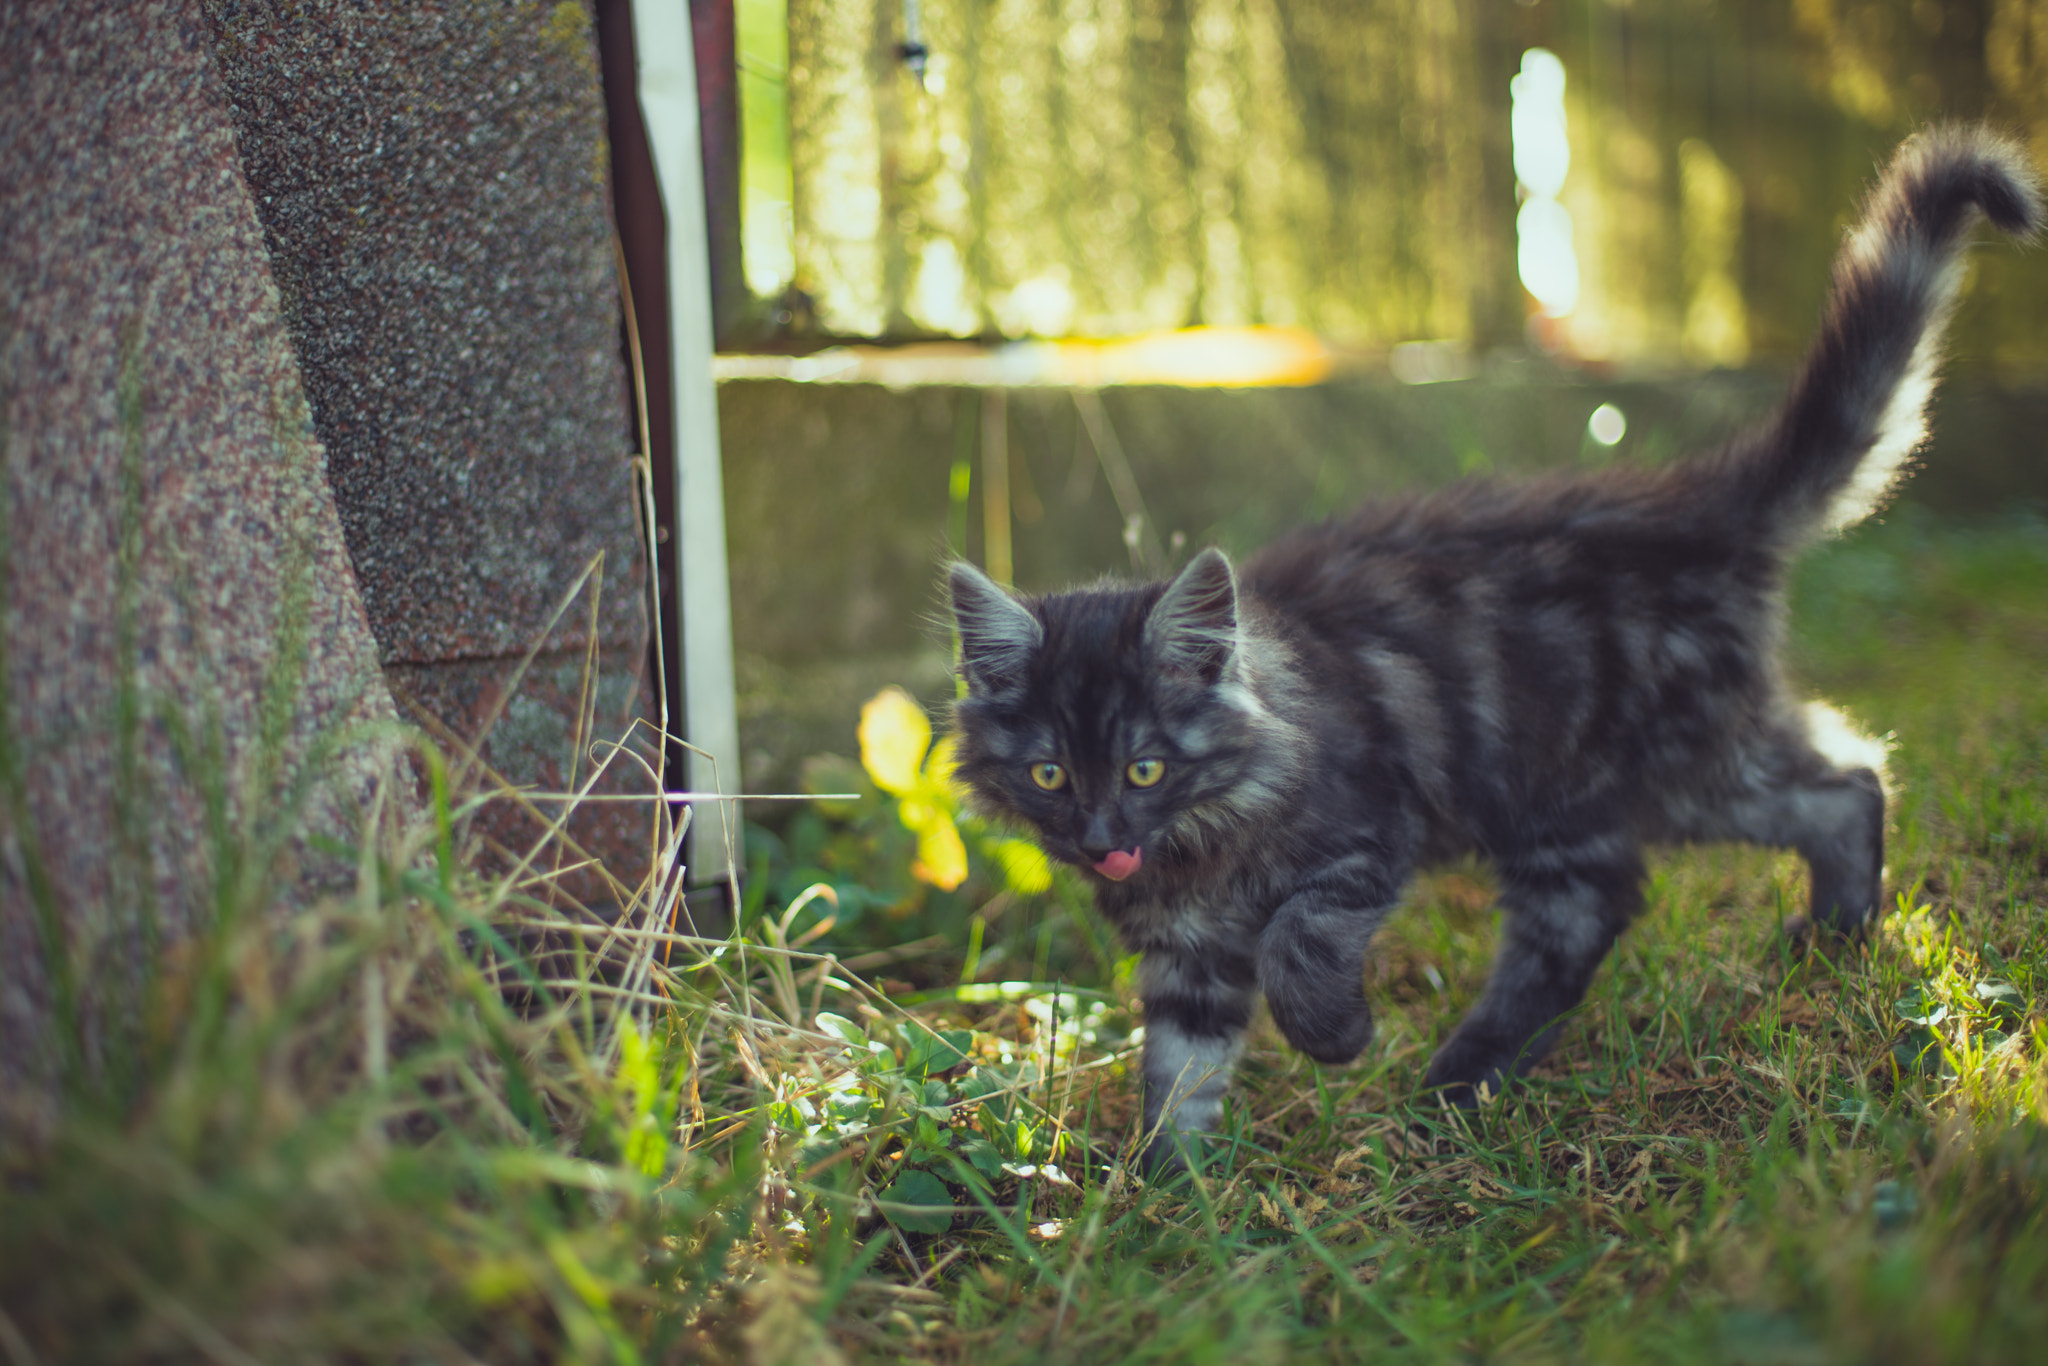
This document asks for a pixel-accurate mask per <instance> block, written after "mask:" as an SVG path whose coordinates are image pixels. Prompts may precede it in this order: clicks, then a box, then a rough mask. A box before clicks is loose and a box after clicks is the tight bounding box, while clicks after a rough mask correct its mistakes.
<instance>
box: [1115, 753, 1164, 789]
mask: <svg viewBox="0 0 2048 1366" xmlns="http://www.w3.org/2000/svg"><path fill="white" fill-rule="evenodd" d="M1124 776H1125V777H1126V778H1129V779H1130V780H1131V786H1132V787H1150V786H1152V785H1153V784H1154V783H1156V782H1158V781H1159V780H1160V779H1161V778H1164V777H1165V776H1166V761H1165V760H1164V759H1135V760H1133V761H1132V762H1131V766H1130V767H1129V768H1127V769H1125V770H1124Z"/></svg>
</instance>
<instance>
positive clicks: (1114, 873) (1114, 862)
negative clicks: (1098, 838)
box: [1095, 849, 1145, 882]
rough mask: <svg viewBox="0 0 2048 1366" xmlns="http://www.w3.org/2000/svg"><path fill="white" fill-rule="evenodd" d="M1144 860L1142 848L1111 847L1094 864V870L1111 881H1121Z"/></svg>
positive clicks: (1136, 869) (1135, 870)
mask: <svg viewBox="0 0 2048 1366" xmlns="http://www.w3.org/2000/svg"><path fill="white" fill-rule="evenodd" d="M1144 861H1145V851H1144V850H1143V849H1112V850H1110V851H1109V853H1107V854H1105V855H1104V856H1103V859H1102V862H1100V863H1098V864H1096V865H1095V871H1096V872H1098V873H1100V874H1102V875H1103V876H1104V877H1106V878H1108V879H1109V880H1110V881H1111V882H1122V881H1123V880H1124V879H1125V878H1127V877H1129V876H1130V875H1131V874H1132V873H1135V872H1137V871H1138V865H1139V864H1141V863H1143V862H1144Z"/></svg>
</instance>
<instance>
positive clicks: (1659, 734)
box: [951, 128, 2042, 1163]
mask: <svg viewBox="0 0 2048 1366" xmlns="http://www.w3.org/2000/svg"><path fill="white" fill-rule="evenodd" d="M1979 211H1981V212H1982V213H1983V214H1985V215H1986V216H1988V217H1989V218H1990V219H1991V221H1992V222H1994V223H1995V224H1997V225H1998V226H1999V227H2001V228H2003V229H2005V230H2006V231H2007V232H2012V233H2026V232H2031V231H2032V230H2034V229H2035V228H2036V226H2037V225H2038V224H2039V223H2040V220H2041V213H2042V209H2041V199H2040V193H2039V190H2038V187H2037V185H2036V182H2035V179H2034V176H2033V173H2032V171H2031V170H2030V168H2029V166H2028V164H2027V161H2026V158H2025V156H2024V154H2023V153H2022V152H2021V151H2020V149H2019V148H2018V147H2017V146H2016V145H2015V144H2014V143H2012V142H2010V141H2008V140H2006V139H2004V138H2001V137H1999V136H1997V135H1995V134H1992V133H1989V132H1986V131H1982V130H1978V129H1971V128H1945V129H1936V130H1932V131H1929V132H1926V133H1923V134H1921V135H1920V136H1918V137H1916V138H1914V139H1913V140H1912V141H1910V142H1908V143H1907V144H1906V145H1905V146H1904V147H1903V148H1901V149H1900V151H1899V152H1898V154H1897V155H1896V156H1895V157H1894V159H1893V160H1892V163H1891V165H1890V167H1889V168H1888V169H1887V170H1886V171H1885V173H1884V177H1883V179H1882V181H1881V182H1880V183H1879V185H1878V187H1877V190H1876V192H1875V193H1874V194H1873V195H1872V196H1871V198H1870V201H1869V203H1868V205H1867V206H1866V208H1865V211H1864V215H1863V220H1862V222H1861V223H1860V224H1859V225H1858V227H1857V228H1856V229H1855V231H1854V232H1852V233H1851V234H1850V236H1849V238H1848V241H1847V243H1846V245H1845V246H1844V248H1843V250H1842V253H1841V256H1840V259H1839V260H1838V261H1837V262H1836V264H1835V270H1834V281H1833V290H1832V296H1831V299H1830V301H1829V304H1828V308H1827V312H1826V316H1825V317H1824V318H1823V320H1822V324H1821V328H1820V334H1819V337H1818V339H1817V340H1816V341H1815V342H1814V344H1813V347H1812V350H1811V351H1810V352H1809V354H1808V355H1807V357H1806V359H1805V361H1804V363H1803V364H1802V365H1801V367H1800V370H1799V373H1798V376H1797V378H1796V379H1795V380H1794V382H1793V385H1792V391H1791V394H1790V396H1789V397H1788V398H1787V399H1786V400H1785V402H1784V404H1783V406H1782V407H1781V408H1780V409H1779V410H1778V412H1777V413H1776V414H1775V415H1774V416H1773V417H1772V418H1770V419H1769V420H1768V421H1766V422H1765V423H1763V424H1762V425H1761V426H1760V427H1758V428H1757V429H1756V430H1755V431H1753V432H1750V433H1749V434H1747V435H1745V436H1743V437H1741V438H1738V439H1737V440H1734V441H1732V442H1730V443H1729V444H1728V445H1726V446H1724V447H1722V448H1721V449H1719V450H1716V451H1713V452H1711V453H1709V454H1705V455H1701V456H1697V457H1694V458H1692V459H1690V460H1686V461H1683V462H1679V463H1675V464H1671V465H1668V466H1664V467H1661V468H1656V469H1633V468H1622V469H1612V470H1603V471H1600V472H1598V473H1593V474H1567V475H1562V476H1559V477H1554V478H1548V479H1540V480H1535V481H1532V482H1528V483H1522V484H1515V485H1503V484H1496V483H1488V482H1468V483H1464V484H1459V485H1457V486H1454V487H1452V488H1450V489H1448V490H1445V491H1443V492H1441V493H1437V494H1433V495H1430V496H1428V497H1423V498H1417V499H1411V500H1406V501H1398V502H1387V503H1375V504H1370V505H1368V506H1366V507H1364V508H1362V509H1360V510H1358V511H1356V512H1354V513H1352V514H1350V515H1349V516H1346V517H1341V518H1337V519H1334V520H1331V521H1328V522H1324V523H1322V524H1320V525H1317V526H1311V527H1306V528H1304V529H1302V530H1299V531H1296V532H1293V533H1291V534H1290V535H1287V536H1285V537H1283V538H1282V539H1280V540H1279V541H1277V542H1275V543H1274V544H1272V545H1269V546H1267V547H1266V548H1265V549H1264V550H1261V551H1260V552H1258V553H1257V554H1255V555H1253V556H1252V557H1251V558H1249V559H1248V560H1246V561H1245V562H1244V563H1243V564H1242V565H1241V566H1240V567H1239V568H1238V569H1237V570H1236V571H1235V572H1233V571H1232V568H1231V565H1230V562H1229V561H1228V560H1226V559H1225V558H1224V556H1223V555H1222V553H1221V552H1220V551H1216V550H1213V549H1212V550H1205V551H1203V552H1202V553H1201V554H1199V555H1197V556H1196V557H1195V558H1194V560H1193V561H1192V562H1191V563H1190V564H1189V565H1188V566H1187V568H1186V569H1184V570H1182V571H1181V573H1180V574H1179V575H1178V576H1177V577H1175V578H1174V579H1173V580H1172V582H1170V583H1164V584H1158V583H1154V584H1145V585H1140V586H1125V585H1109V586H1097V587H1089V588H1082V589H1076V590H1074V591H1071V592H1065V593H1054V594H1050V595H1047V596H1045V597H1040V598H1030V599H1024V600H1019V599H1017V598H1014V597H1012V596H1010V595H1009V594H1008V593H1006V592H1004V591H1003V590H1002V589H1001V588H999V587H997V586H996V585H995V584H994V583H993V582H991V581H990V580H989V579H988V578H987V577H986V576H985V575H983V574H981V573H980V572H979V571H977V570H976V569H974V568H973V567H972V566H971V565H967V564H957V565H955V566H954V567H953V570H952V580H951V587H952V597H953V610H954V615H955V619H956V621H957V623H958V625H959V630H960V642H961V658H960V671H961V674H962V675H963V677H964V678H965V680H966V683H967V692H966V696H965V697H964V698H963V700H962V701H961V702H960V703H959V705H958V708H957V710H956V713H955V718H954V726H955V729H956V731H957V733H958V735H959V739H960V769H959V772H960V775H961V777H962V778H963V779H964V780H965V781H966V782H967V784H968V785H969V786H970V788H971V789H972V791H973V792H974V794H975V796H976V798H977V799H978V801H979V803H980V804H981V805H982V807H983V808H984V809H986V810H987V811H989V812H991V813H993V814H996V815H999V816H1005V817H1011V818H1015V819H1017V820H1021V821H1023V822H1025V823H1028V824H1029V825H1031V826H1032V827H1034V828H1035V829H1036V830H1037V832H1038V836H1039V840H1040V843H1041V844H1042V845H1043V846H1044V848H1045V850H1046V852H1047V853H1048V854H1050V855H1051V856H1053V857H1054V858H1057V859H1061V860H1064V861H1066V862H1068V863H1071V864H1074V865H1076V866H1078V867H1080V868H1083V869H1087V870H1089V874H1090V879H1091V881H1092V882H1093V883H1094V884H1095V894H1096V901H1097V904H1098V905H1099V906H1100V908H1101V910H1102V913H1103V914H1104V915H1105V916H1106V917H1107V918H1108V919H1109V920H1110V921H1111V922H1112V923H1113V924H1114V925H1115V926H1116V927H1117V929H1118V931H1119V932H1120V933H1121V935H1122V937H1123V939H1124V941H1125V943H1126V944H1128V945H1129V946H1130V947H1131V948H1132V949H1133V950H1136V951H1139V952H1141V953H1142V954H1143V955H1144V958H1143V966H1142V969H1141V974H1140V990H1141V993H1142V995H1143V998H1144V1004H1145V1027H1146V1037H1145V1051H1144V1078H1145V1116H1146V1120H1147V1123H1148V1126H1149V1129H1150V1132H1151V1133H1152V1134H1153V1138H1152V1142H1151V1147H1150V1151H1149V1154H1148V1156H1149V1158H1150V1160H1152V1161H1153V1162H1155V1163H1157V1162H1161V1161H1164V1162H1167V1163H1172V1162H1173V1161H1175V1160H1176V1142H1175V1137H1176V1130H1183V1131H1185V1130H1207V1129H1212V1128H1214V1127H1215V1125H1216V1123H1217V1120H1218V1118H1219V1115H1220V1110H1221V1103H1222V1096H1223V1092H1224V1089H1225V1086H1226V1083H1227V1080H1228V1075H1229V1070H1230V1066H1231V1062H1232V1059H1233V1057H1234V1056H1235V1054H1236V1051H1237V1048H1238V1042H1239V1038H1240V1035H1241V1034H1242V1032H1243V1030H1244V1027H1245V1024H1246V1022H1247V1021H1248V1020H1249V1019H1250V1018H1251V1013H1252V1007H1253V1004H1254V1001H1255V1000H1256V998H1257V996H1258V995H1259V994H1260V993H1262V992H1263V993H1264V995H1265V998H1266V1002H1267V1004H1268V1006H1269V1008H1270V1009H1271V1011H1272V1015H1273V1021H1274V1023H1275V1024H1277V1025H1278V1026H1279V1028H1280V1032H1281V1033H1282V1034H1284V1035H1285V1036H1286V1037H1287V1039H1288V1040H1289V1041H1290V1042H1291V1043H1293V1044H1294V1046H1295V1047H1297V1048H1299V1049H1300V1050H1301V1051H1302V1052H1304V1053H1306V1054H1308V1055H1309V1056H1310V1057H1311V1058H1314V1059H1315V1060H1316V1061H1318V1062H1325V1063H1341V1062H1349V1061H1350V1060H1351V1059H1352V1058H1354V1057H1356V1056H1357V1055H1358V1053H1359V1050H1361V1049H1362V1048H1364V1047H1365V1045H1366V1043H1367V1041H1368V1040H1369V1039H1370V1038H1371V1037H1372V1016H1371V1013H1370V1011H1369V1010H1368V1009H1367V1006H1366V1000H1365V991H1364V964H1365V954H1366V950H1367V947H1368V946H1369V944H1370V943H1371V940H1372V936H1373V932H1374V931H1375V930H1377V929H1378V928H1379V925H1380V922H1381V921H1382V920H1383V919H1384V918H1385V917H1386V914H1387V912H1388V911H1389V910H1390V909H1391V908H1392V907H1393V906H1394V904H1395V902H1396V901H1397V899H1398V898H1399V896H1400V894H1401V889H1402V885H1403V884H1404V883H1405V882H1406V881H1407V879H1408V876H1409V873H1410V872H1411V870H1413V869H1414V868H1415V867H1416V865H1417V864H1418V863H1422V862H1428V861H1433V860H1440V859H1444V858H1447V857H1451V856H1454V855H1457V854H1460V853H1462V852H1465V851H1476V852H1477V853H1478V854H1480V855H1481V856H1483V857H1485V858H1486V859H1487V860H1489V861H1490V862H1491V863H1492V865H1493V866H1494V868H1495V869H1496V870H1497V872H1498V875H1499V880H1500V885H1501V889H1502V894H1501V900H1502V905H1503V909H1504V911H1505V913H1506V914H1505V916H1504V919H1503V925H1502V935H1501V945H1500V950H1499V957H1498V959H1497V961H1496V962H1495V964H1494V968H1493V973H1492V976H1491V978H1490V979H1489V980H1488V982H1487V985H1486V990H1485V993H1484V994H1483V995H1482V996H1481V997H1480V1000H1479V1002H1478V1004H1477V1005H1475V1006H1474V1007H1473V1009H1472V1011H1471V1013H1470V1014H1469V1015H1467V1016H1466V1017H1465V1020H1464V1022H1463V1023H1461V1024H1460V1025H1459V1026H1458V1028H1457V1030H1456V1031H1455V1032H1454V1033H1453V1034H1452V1035H1451V1036H1450V1038H1449V1039H1448V1040H1447V1041H1446V1042H1445V1043H1444V1045H1443V1046H1442V1048H1440V1049H1439V1050H1438V1052H1437V1054H1436V1056H1435V1058H1434V1059H1433V1060H1432V1061H1431V1063H1430V1067H1429V1074H1428V1083H1429V1085H1431V1086H1434V1087H1440V1088H1443V1090H1444V1092H1445V1093H1446V1094H1447V1095H1448V1096H1449V1097H1450V1098H1451V1099H1452V1100H1454V1101H1457V1102H1459V1103H1461V1104H1470V1103H1472V1101H1473V1100H1474V1099H1475V1096H1476V1094H1477V1088H1479V1087H1480V1086H1481V1085H1482V1084H1483V1085H1486V1086H1490V1087H1491V1088H1493V1089H1494V1090H1498V1089H1499V1088H1500V1087H1501V1086H1502V1085H1503V1083H1504V1082H1505V1081H1506V1080H1507V1079H1509V1078H1510V1077H1512V1076H1513V1075H1514V1074H1515V1073H1516V1072H1517V1071H1518V1070H1519V1069H1521V1068H1523V1067H1526V1066H1527V1065H1528V1064H1529V1063H1530V1062H1532V1061H1533V1060H1534V1059H1536V1058H1537V1057H1539V1056H1541V1054H1542V1053H1543V1051H1544V1050H1545V1048H1547V1047H1548V1045H1549V1044H1550V1042H1551V1040H1552V1038H1553V1037H1554V1036H1555V1034H1556V1033H1557V1030H1558V1027H1559V1025H1558V1022H1559V1019H1560V1017H1561V1016H1563V1015H1564V1014H1565V1013H1566V1012H1568V1011H1570V1010H1571V1009H1572V1008H1573V1007H1574V1006H1576V1005H1577V1004H1578V1003H1579V1001H1580V1000H1581V998H1582V997H1583V996H1584V995H1585V991H1586V987H1587V984H1588V983H1589V982H1590V981H1591V980H1592V977H1593V973H1594V971H1595V970H1596V969H1597V968H1598V967H1599V965H1600V960H1601V959H1602V958H1603V957H1605V956H1606V954H1607V951H1608V949H1609V948H1610V947H1611V946H1612V945H1613V944H1614V942H1615V939H1616V938H1617V937H1618V936H1619V935H1620V934H1621V932H1622V930H1623V929H1624V928H1626V927H1627V925H1628V923H1629V921H1630V919H1631V918H1632V917H1633V916H1634V915H1635V914H1636V912H1637V910H1638V909H1639V908H1640V907H1641V905H1642V900H1643V893H1642V883H1643V855H1642V849H1643V846H1644V845H1645V844H1653V843H1681V842H1687V841H1695V840H1746V841H1750V842H1752V843H1756V844H1765V845H1774V846H1781V847H1789V848H1793V849H1796V850H1798V851H1799V853H1800V855H1801V856H1802V857H1804V858H1805V860H1806V862H1807V865H1808V866H1809V868H1810V869H1811V870H1812V880H1813V902H1812V920H1813V922H1814V923H1815V924H1816V925H1817V926H1818V927H1820V929H1821V930H1822V931H1823V932H1828V933H1832V934H1835V935H1838V936H1847V935H1851V934H1853V933H1855V932H1856V931H1857V930H1859V929H1860V928H1861V927H1862V926H1863V925H1864V924H1865V922H1866V921H1867V920H1869V919H1870V918H1871V917H1872V916H1873V914H1874V913H1875V911H1876V909H1877V905H1878V897H1879V890H1880V889H1879V883H1880V880H1881V875H1882V863H1883V848H1884V792H1883V789H1882V788H1881V786H1880V785H1879V782H1878V777H1877V774H1876V773H1874V772H1872V771H1871V770H1870V769H1868V768H1856V767H1843V766H1838V765H1837V764H1835V763H1834V762H1831V761H1830V760H1829V759H1828V758H1827V757H1825V756H1824V755H1823V754H1822V753H1821V752H1820V751H1819V749H1818V748H1816V745H1815V743H1814V738H1813V736H1812V734H1811V733H1810V728H1809V723H1808V719H1807V714H1806V712H1805V710H1804V709H1803V708H1802V707H1801V705H1800V703H1799V702H1798V700H1797V699H1795V698H1794V697H1793V696H1792V695H1791V693H1790V691H1789V690H1788V688H1787V685H1786V682H1785V678H1784V675H1783V671H1782V669H1781V667H1780V665H1779V662H1778V654H1779V645H1780V643H1781V641H1782V638H1783V636H1784V622H1785V605H1784V590H1783V584H1784V579H1785V574H1786V569H1787V566H1788V565H1789V564H1790V562H1791V560H1792V558H1793V557H1794V556H1795V555H1796V554H1798V553H1799V551H1800V550H1801V549H1802V548H1803V547H1804V546H1805V545H1807V544H1808V543H1809V542H1811V541H1812V540H1814V539H1815V538H1816V537H1818V536H1820V535H1822V534H1824V533H1826V532H1828V531H1830V530H1832V529H1835V528H1839V527H1842V526H1846V525H1849V524H1851V523H1853V522H1855V521H1856V520H1858V519H1860V518H1861V517H1863V516H1864V515H1865V514H1866V513H1868V512H1869V511H1870V510H1871V509H1872V508H1873V507H1874V506H1875V505H1876V504H1877V503H1878V502H1879V501H1880V500H1881V499H1882V498H1883V496H1884V495H1885V494H1886V492H1887V491H1888V489H1889V488H1890V487H1891V485H1892V483H1893V481H1894V479H1895V478H1896V477H1897V475H1898V474H1899V473H1900V472H1901V469H1902V467H1903V465H1904V464H1905V462H1906V460H1907V457H1908V456H1910V454H1911V453H1912V451H1913V450H1914V448H1915V447H1916V446H1917V445H1918V444H1919V442H1920V440H1921V437H1922V435H1923V432H1924V418H1923V410H1924V408H1925V405H1926V402H1927V398H1928V394H1929V392H1930V391H1931V389H1932V387H1933V383H1934V374H1935V367H1936V362H1937V358H1938V343H1939V339H1940V333H1941V330H1942V328H1943V326H1944V324H1945V323H1946V321H1947V318H1948V315H1949V313H1950V312H1951V310H1952V309H1953V306H1954V303H1955V298H1956V292H1957V289H1958V287H1959V285H1960V282H1961V279H1962V265H1963V263H1962V255H1963V251H1964V248H1965V247H1966V246H1967V244H1968V239H1969V229H1970V227H1971V225H1972V224H1973V223H1974V222H1975V220H1976V218H1977V214H1978V212H1979Z"/></svg>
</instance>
